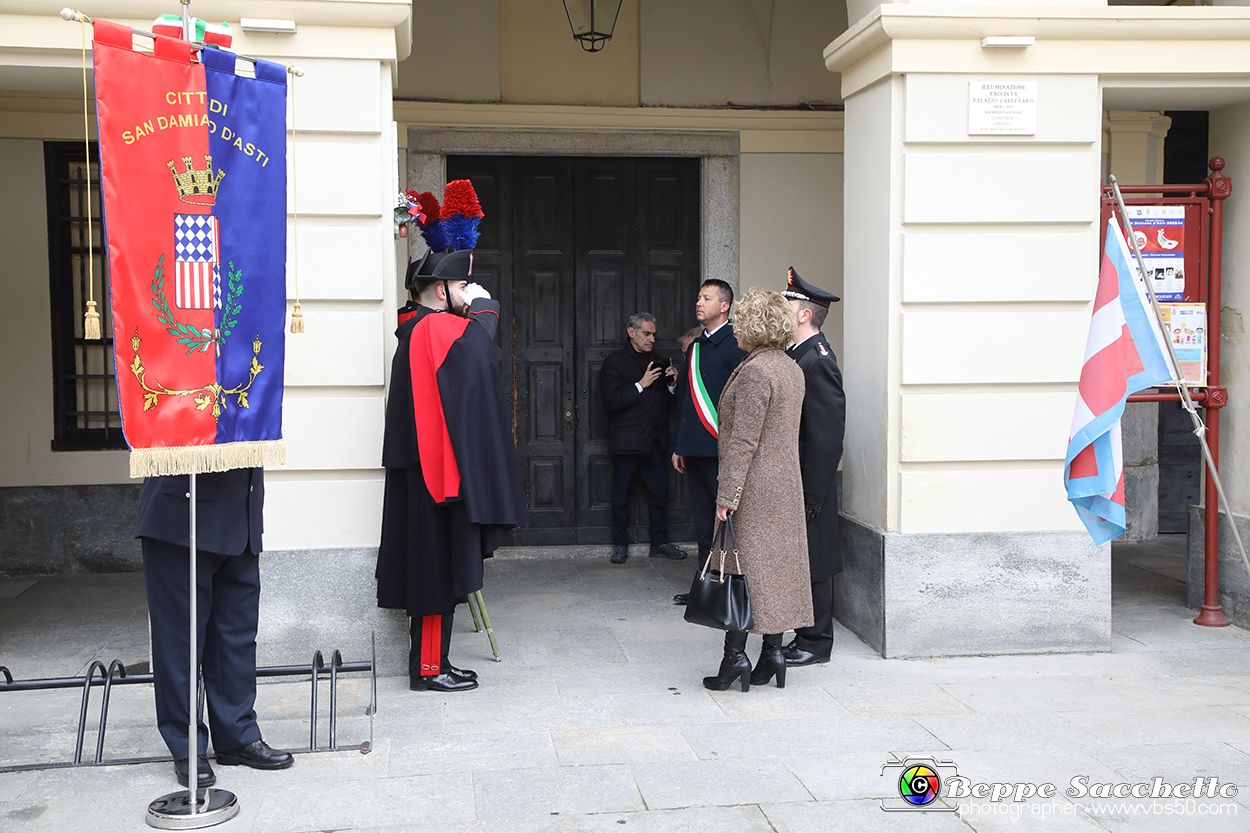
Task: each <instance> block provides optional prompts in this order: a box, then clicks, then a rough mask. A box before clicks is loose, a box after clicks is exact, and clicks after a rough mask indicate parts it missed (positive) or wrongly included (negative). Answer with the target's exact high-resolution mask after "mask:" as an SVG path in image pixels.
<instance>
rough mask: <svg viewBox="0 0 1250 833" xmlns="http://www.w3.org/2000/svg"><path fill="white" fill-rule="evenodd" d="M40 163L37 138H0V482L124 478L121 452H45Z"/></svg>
mask: <svg viewBox="0 0 1250 833" xmlns="http://www.w3.org/2000/svg"><path fill="white" fill-rule="evenodd" d="M79 118H80V119H81V116H79ZM80 124H81V122H80ZM43 170H44V162H43V142H41V141H34V140H29V139H0V195H4V196H3V197H2V198H0V252H3V253H4V256H3V257H0V355H2V356H5V357H6V359H5V361H4V362H3V363H2V364H0V390H3V391H4V394H5V395H4V401H5V404H4V407H3V408H0V487H2V486H60V485H77V484H82V483H126V482H129V470H128V463H127V453H126V452H124V451H58V452H54V451H52V424H53V420H52V416H53V413H52V334H51V333H52V326H51V309H50V306H49V294H48V293H49V289H48V220H47V217H48V215H47V200H46V197H45V191H46V186H45V183H44V173H43Z"/></svg>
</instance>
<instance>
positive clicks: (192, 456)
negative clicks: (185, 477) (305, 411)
mask: <svg viewBox="0 0 1250 833" xmlns="http://www.w3.org/2000/svg"><path fill="white" fill-rule="evenodd" d="M285 463H286V441H285V440H258V441H256V442H241V443H223V444H222V445H188V446H182V447H180V448H135V449H131V451H130V476H131V477H156V476H158V475H163V474H190V473H191V472H192V471H194V472H197V473H201V472H206V471H230V470H231V469H248V468H255V467H257V466H281V465H283V464H285Z"/></svg>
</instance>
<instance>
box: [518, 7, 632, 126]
mask: <svg viewBox="0 0 1250 833" xmlns="http://www.w3.org/2000/svg"><path fill="white" fill-rule="evenodd" d="M499 31H500V39H499V90H500V98H501V100H502V101H504V102H505V103H507V104H598V105H603V106H607V107H636V106H638V61H639V50H638V3H637V0H625V2H624V3H622V4H621V12H620V14H619V15H618V16H617V20H616V28H615V29H614V30H613V34H612V40H611V41H609V42H608V44H607V46H605V47H604V48H603V49H602V50H600V51H599V52H595V53H590V52H586V51H585V50H583V49H582V47H581V46H580V45H579V44H578V43H577V41H575V40H573V33H572V30H571V29H570V28H569V19H568V16H567V15H566V14H565V11H564V6H563V4H561V3H552V2H549V0H507V2H503V3H500V5H499Z"/></svg>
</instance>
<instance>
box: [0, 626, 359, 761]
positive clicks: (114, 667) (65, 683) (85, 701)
mask: <svg viewBox="0 0 1250 833" xmlns="http://www.w3.org/2000/svg"><path fill="white" fill-rule="evenodd" d="M369 641H370V657H369V660H368V661H367V662H366V661H361V662H344V661H343V656H342V654H340V653H339V651H338V649H337V648H336V649H335V650H334V653H333V654H332V655H331V656H330V662H329V672H328V676H329V679H330V731H329V735H330V737H329V743H328V744H327V745H325V746H318V745H317V690H318V688H319V684H320V682H321V680H322V678H323V677H324V676H327V673H326V668H327V664H326V662H325V659H324V658H323V656H322V654H321V651H314V652H313V657H312V662H311V663H310V664H308V665H278V666H270V667H267V668H257V669H256V676H257V677H258V678H260V677H304V676H307V677H309V682H310V692H311V693H310V697H309V700H310V705H309V733H308V748H307V749H288V750H286V751H288V752H292V753H295V754H302V753H304V752H338V751H343V750H348V749H356V750H359V751H360V752H361V754H364V755H367V754H369V753H370V752H371V751H373V720H374V716H375V715H376V714H377V711H378V674H377V643H376V637H374V636H372V635H371V636H370V640H369ZM364 671H367V672H369V706H368V708H367V710H366V713H367V714H368V715H369V739H368V740H367V741H363V742H361V743H358V744H348V745H346V746H339V744H338V737H337V735H338V678H339V674H349V673H357V672H364ZM97 672H98V673H97ZM0 676H2V677H3V680H0V692H5V691H47V690H51V689H58V688H78V687H81V688H82V701H81V704H80V705H79V708H78V733H77V736H76V739H75V742H74V756H73V758H72V759H71V760H68V761H54V762H50V763H37V764H16V765H10V766H0V772H24V771H30V770H41V769H65V768H69V767H77V766H116V765H120V764H147V763H158V762H161V761H171V760H173V758H172V756H170V755H152V756H147V757H139V758H110V759H108V760H105V759H104V733H105V730H106V728H107V726H108V714H109V697H110V696H111V694H112V690H113V686H117V685H149V684H151V683H152V675H151V674H128V673H127V672H126V666H125V665H123V664H122V662H121V660H113V662H112V663H110V664H109V666H108V668H105V667H104V663H102V662H100V661H99V660H96V661H94V662H92V663H91V665H90V666H89V667H88V668H87V673H85V674H84V675H83V676H81V677H49V678H45V679H38V680H14V679H13V675H12V673H11V672H10V671H9V669H8V668H6V667H5V666H3V665H0ZM93 687H102V688H103V689H104V692H103V695H102V699H101V701H100V724H99V728H98V729H97V730H96V745H95V758H94V759H93V760H90V761H83V759H82V748H83V742H84V739H85V736H86V731H87V711H88V707H89V705H90V700H91V689H92V688H93ZM203 707H204V691H203V686H202V685H201V687H200V710H201V712H202V711H203Z"/></svg>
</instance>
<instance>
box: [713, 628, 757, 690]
mask: <svg viewBox="0 0 1250 833" xmlns="http://www.w3.org/2000/svg"><path fill="white" fill-rule="evenodd" d="M746 647H747V632H746V631H725V656H724V658H722V659H721V661H720V671H719V672H718V673H717V675H716V676H715V677H704V678H703V687H704V688H710V689H711V690H712V691H724V690H725V689H727V688H729V687H730V686H731V685H733V683H734V680H736V679H738V678H739V677H741V678H742V690H743V691H750V690H751V660H749V659H747V655H746Z"/></svg>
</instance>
